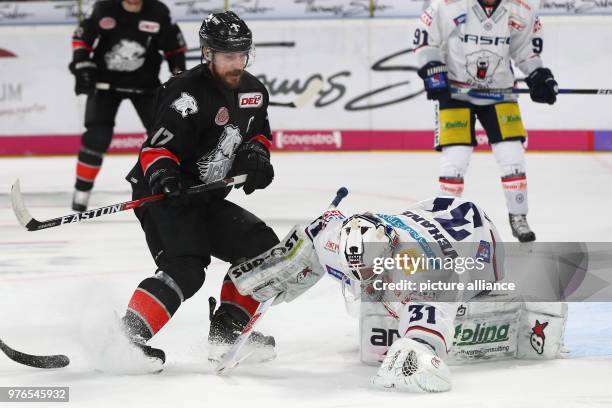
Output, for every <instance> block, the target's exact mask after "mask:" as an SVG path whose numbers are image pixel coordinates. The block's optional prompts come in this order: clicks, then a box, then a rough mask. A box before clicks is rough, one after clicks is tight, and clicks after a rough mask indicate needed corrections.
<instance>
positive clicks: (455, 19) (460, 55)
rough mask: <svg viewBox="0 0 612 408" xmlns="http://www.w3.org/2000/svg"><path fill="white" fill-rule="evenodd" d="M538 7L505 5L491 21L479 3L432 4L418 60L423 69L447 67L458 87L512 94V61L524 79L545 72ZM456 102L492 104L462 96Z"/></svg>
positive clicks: (419, 33) (417, 38) (438, 0)
mask: <svg viewBox="0 0 612 408" xmlns="http://www.w3.org/2000/svg"><path fill="white" fill-rule="evenodd" d="M539 7H540V2H539V1H538V0H501V2H500V3H499V5H498V6H497V8H495V10H494V11H493V12H492V14H491V15H488V13H487V11H485V9H484V8H483V6H481V4H480V3H479V2H478V0H433V1H432V3H431V5H430V6H429V7H428V8H427V9H426V10H425V11H424V12H423V14H422V15H421V18H420V20H419V22H418V25H417V28H416V30H415V34H414V41H413V44H414V45H415V47H416V49H415V53H416V55H417V60H418V62H419V64H420V66H423V65H425V64H427V63H428V62H431V61H440V62H443V63H445V64H446V65H447V67H448V77H449V80H450V82H451V85H453V86H455V87H466V88H467V87H469V88H510V87H512V86H514V81H515V76H514V72H513V70H512V63H511V61H514V63H515V64H516V66H517V67H518V68H519V69H520V70H521V71H522V72H523V74H525V75H529V74H530V73H531V72H533V71H534V70H535V69H537V68H540V67H542V60H541V58H540V53H541V52H542V49H543V45H544V43H543V38H542V25H541V23H540V20H539V18H538V17H537V11H538V9H539ZM453 98H456V99H461V100H467V101H469V102H472V103H474V104H488V103H492V102H491V101H490V100H489V101H487V100H483V99H476V98H472V97H469V96H467V95H464V94H460V95H455V96H453ZM507 99H510V100H512V99H516V96H515V95H508V96H507Z"/></svg>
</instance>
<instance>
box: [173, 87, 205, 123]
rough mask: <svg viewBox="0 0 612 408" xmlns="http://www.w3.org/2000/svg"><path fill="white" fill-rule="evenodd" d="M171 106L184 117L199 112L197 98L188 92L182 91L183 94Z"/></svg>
mask: <svg viewBox="0 0 612 408" xmlns="http://www.w3.org/2000/svg"><path fill="white" fill-rule="evenodd" d="M170 106H171V107H172V108H173V109H174V110H175V111H177V112H178V113H180V114H181V116H182V117H183V119H184V118H186V117H187V116H189V115H193V114H195V113H198V103H197V102H196V100H195V98H194V97H193V96H191V95H189V94H188V93H187V92H181V96H180V97H179V98H178V99H176V100H175V101H174V102H172V105H170Z"/></svg>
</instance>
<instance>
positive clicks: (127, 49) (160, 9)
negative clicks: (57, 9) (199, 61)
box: [70, 0, 186, 211]
mask: <svg viewBox="0 0 612 408" xmlns="http://www.w3.org/2000/svg"><path fill="white" fill-rule="evenodd" d="M72 48H73V58H72V62H71V63H70V71H71V72H72V73H73V74H74V76H75V78H76V86H75V92H76V94H77V95H79V94H87V104H86V108H85V128H86V131H85V133H84V134H83V136H82V138H81V148H80V150H79V156H78V162H77V168H76V184H75V193H74V196H73V201H72V209H73V210H75V211H85V210H86V209H87V203H88V201H89V195H90V193H91V189H92V188H93V185H94V181H95V179H96V176H97V174H98V172H99V170H100V166H101V165H102V159H103V156H104V153H106V151H107V149H108V147H109V146H110V143H111V139H112V136H113V127H114V125H115V116H116V115H117V110H118V108H119V104H120V103H121V101H122V100H123V99H126V98H127V99H130V101H131V102H132V104H133V105H134V108H135V109H136V112H137V113H138V116H139V117H140V120H141V121H142V124H143V125H144V127H145V128H146V129H147V130H149V129H150V128H151V126H152V125H153V123H152V122H153V118H154V114H155V95H154V90H155V88H157V87H158V86H159V85H160V81H159V78H158V77H159V70H160V66H161V62H162V56H161V53H163V54H164V56H165V58H166V59H167V61H168V65H169V68H170V72H171V73H172V74H177V73H179V72H181V71H184V70H185V51H186V47H185V41H184V39H183V35H182V33H181V31H180V29H179V27H178V26H177V25H176V24H175V23H174V22H173V21H172V19H171V17H170V11H169V10H168V8H167V7H166V6H165V5H164V4H163V3H161V2H159V1H157V0H100V1H98V2H96V3H95V4H94V6H93V9H92V11H91V13H90V15H89V16H87V18H85V19H84V20H83V21H82V22H81V24H80V25H79V27H78V28H77V29H76V30H75V32H74V35H73V37H72ZM96 83H107V84H110V86H111V89H110V90H99V89H96ZM112 88H129V89H138V90H142V91H144V93H143V94H133V93H126V92H118V91H115V90H112Z"/></svg>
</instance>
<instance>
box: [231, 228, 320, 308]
mask: <svg viewBox="0 0 612 408" xmlns="http://www.w3.org/2000/svg"><path fill="white" fill-rule="evenodd" d="M228 273H229V276H230V278H231V279H232V281H233V282H234V285H235V286H236V288H237V289H238V291H239V292H240V293H241V294H242V295H250V296H251V297H253V298H254V299H255V300H257V301H259V302H264V301H266V300H268V299H270V298H273V297H277V299H276V300H275V301H274V304H278V303H281V302H291V301H292V300H294V299H295V298H297V297H298V296H300V295H301V294H302V293H304V292H305V291H307V290H308V289H309V288H311V287H312V286H313V285H314V284H315V283H317V282H318V281H319V279H321V278H322V277H323V275H325V271H324V270H323V268H322V267H321V265H320V263H319V259H318V257H317V254H316V252H315V249H314V246H313V243H312V241H311V240H310V238H309V237H308V235H307V234H306V232H305V229H304V227H300V226H299V225H296V226H294V227H293V228H292V229H291V231H289V233H288V234H287V236H286V237H285V238H284V239H283V240H282V241H281V242H280V243H279V244H278V245H276V246H274V247H272V248H271V249H269V250H267V251H266V252H264V253H262V254H260V255H258V256H256V257H253V258H251V259H248V260H246V261H244V262H242V263H240V264H238V265H235V266H232V267H231V268H230V270H229V272H228Z"/></svg>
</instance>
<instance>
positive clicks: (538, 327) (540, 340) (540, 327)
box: [529, 320, 548, 354]
mask: <svg viewBox="0 0 612 408" xmlns="http://www.w3.org/2000/svg"><path fill="white" fill-rule="evenodd" d="M546 326H548V322H544V323H540V321H539V320H536V324H535V326H533V327H532V328H531V337H530V338H529V341H530V342H531V347H533V349H534V350H535V351H536V353H538V354H543V353H544V343H545V342H546V335H545V334H544V329H545V328H546Z"/></svg>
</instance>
